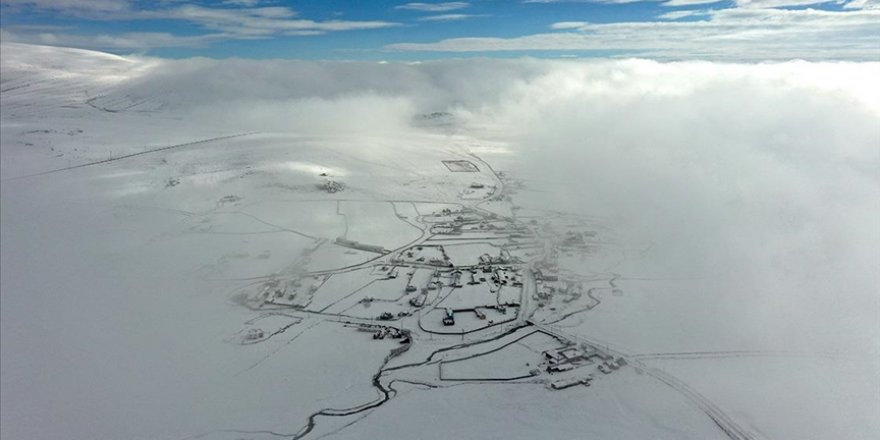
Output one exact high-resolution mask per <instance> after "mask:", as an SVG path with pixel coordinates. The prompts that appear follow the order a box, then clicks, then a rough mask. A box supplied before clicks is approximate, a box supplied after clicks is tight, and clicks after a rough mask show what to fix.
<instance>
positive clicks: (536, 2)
mask: <svg viewBox="0 0 880 440" xmlns="http://www.w3.org/2000/svg"><path fill="white" fill-rule="evenodd" d="M0 7H2V14H0V37H2V39H3V40H4V41H17V42H27V43H37V44H49V45H59V46H70V47H81V48H87V49H97V50H104V51H108V52H114V53H145V54H149V55H156V56H163V57H190V56H208V57H216V58H225V57H245V58H293V59H334V60H339V59H353V60H421V59H437V58H448V57H468V56H491V57H518V56H523V55H528V56H538V57H569V56H577V57H597V56H598V57H607V56H640V57H647V58H656V59H694V58H696V59H713V60H716V59H720V60H774V59H791V58H803V59H854V60H864V59H870V60H876V59H880V0H834V1H827V2H822V1H817V0H723V1H712V0H656V1H655V0H651V1H638V0H596V1H588V0H587V1H585V0H525V1H503V0H473V1H467V2H465V1H451V2H427V1H426V2H405V1H389V0H372V1H357V0H321V1H283V0H213V1H194V2H186V1H180V0H156V1H139V0H0Z"/></svg>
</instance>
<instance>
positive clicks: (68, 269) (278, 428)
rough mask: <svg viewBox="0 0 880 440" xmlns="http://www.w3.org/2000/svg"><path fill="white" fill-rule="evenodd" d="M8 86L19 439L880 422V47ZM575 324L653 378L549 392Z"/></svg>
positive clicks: (24, 51)
mask: <svg viewBox="0 0 880 440" xmlns="http://www.w3.org/2000/svg"><path fill="white" fill-rule="evenodd" d="M0 73H2V81H0V178H2V185H0V234H2V240H0V245H2V246H0V271H2V273H0V300H2V307H0V318H2V319H0V330H2V331H0V346H2V356H0V364H2V365H0V408H2V409H0V415H2V423H0V436H2V438H3V439H4V440H6V439H9V440H17V439H61V438H63V439H71V440H86V439H89V440H93V439H97V440H103V439H108V440H109V439H144V440H148V439H149V440H154V439H161V440H182V439H188V438H203V439H211V440H231V439H260V440H266V439H277V438H291V439H294V438H296V439H298V438H305V439H316V438H321V437H322V436H324V435H326V437H324V438H339V439H379V438H389V439H397V438H400V439H404V438H420V439H448V438H468V439H497V438H504V439H509V440H513V439H535V438H591V439H593V438H595V439H632V440H639V439H647V438H652V439H670V440H672V439H676V440H678V439H698V440H706V439H732V440H774V439H778V440H783V439H795V438H796V439H813V440H826V439H829V438H840V439H854V440H860V439H866V440H867V439H872V438H880V418H878V417H877V414H880V393H878V392H877V390H878V389H880V349H878V347H880V343H878V341H880V327H878V325H877V323H878V322H880V293H878V292H880V288H878V286H880V271H878V269H877V268H878V267H880V251H878V249H880V228H878V226H877V225H878V224H880V173H878V170H880V130H878V127H880V85H878V83H877V81H876V80H875V78H877V77H880V64H878V63H842V62H841V63H807V62H790V63H778V64H753V65H745V64H742V65H740V64H718V63H707V62H680V63H657V62H652V61H645V60H619V61H590V62H579V61H550V60H534V59H522V60H508V61H499V60H482V59H475V60H448V61H442V62H425V63H419V64H406V63H390V64H378V63H366V62H363V63H321V62H314V63H311V62H292V61H291V62H288V61H247V60H224V61H218V60H209V59H190V60H164V59H157V58H149V57H142V56H131V57H119V56H115V55H109V54H103V53H97V52H89V51H82V50H74V49H61V48H50V47H42V46H30V45H23V44H13V43H3V44H2V58H0ZM437 111H448V112H450V113H452V114H454V116H455V118H454V121H455V123H454V124H447V125H444V126H443V127H442V129H438V128H437V127H432V126H431V125H425V124H421V125H420V124H416V123H414V122H413V121H414V120H416V119H418V115H423V114H429V113H431V112H437ZM472 186H473V187H472ZM444 210H446V211H444ZM459 217H460V218H459ZM487 219H490V220H491V221H489V220H487ZM480 222H485V224H492V225H493V226H494V227H503V228H508V229H509V231H516V232H504V233H502V238H505V239H498V240H494V239H493V240H492V241H491V244H490V242H489V241H488V240H486V241H483V240H474V241H471V242H469V244H462V243H464V241H455V237H456V236H455V235H443V234H440V235H438V234H434V233H432V232H431V227H433V226H437V225H440V224H442V225H447V226H449V227H450V228H453V229H454V228H459V230H462V228H463V230H465V231H469V230H470V231H475V232H473V233H466V234H465V237H467V236H468V235H471V236H473V237H483V236H485V237H491V236H493V235H494V234H495V233H489V232H484V231H481V230H479V228H477V229H476V230H474V228H475V227H477V226H475V225H479V224H480ZM450 225H451V226H450ZM584 232H589V234H586V235H582V236H581V235H577V234H582V233H584ZM504 234H507V235H504ZM511 234H516V235H517V236H516V237H511ZM576 235H577V236H576ZM575 236H576V237H575ZM473 237H467V238H473ZM572 237H575V238H574V239H573V238H572ZM578 237H580V238H578ZM340 238H341V239H342V240H345V241H342V242H340V241H338V239H340ZM446 238H451V239H453V240H452V241H449V242H446V243H448V245H447V244H444V241H442V239H446ZM460 238H461V237H459V239H460ZM581 240H582V241H581ZM517 243H520V244H523V243H524V244H523V248H522V249H518V248H517V246H515V245H516V244H517ZM423 244H424V246H423ZM435 245H441V246H444V247H445V251H442V250H441V248H439V247H437V246H435ZM505 246H507V249H508V251H509V252H510V255H514V256H517V257H518V258H520V259H521V261H520V262H516V263H511V264H516V265H517V269H518V270H522V272H523V274H524V275H523V276H522V282H523V284H524V285H523V287H513V286H504V287H503V288H501V293H499V292H498V286H497V285H495V284H494V283H493V282H492V281H491V280H487V281H484V282H481V283H479V284H475V285H468V284H467V283H466V281H467V280H466V279H462V281H463V283H464V286H463V287H462V288H456V289H451V288H450V287H449V285H448V283H450V282H451V279H452V276H451V273H450V272H451V270H452V268H444V270H446V272H444V273H442V274H439V273H438V274H437V280H438V281H442V282H443V283H446V285H444V286H442V287H441V288H439V289H432V290H431V291H426V294H425V296H424V304H419V300H418V296H419V295H420V294H421V293H422V292H421V289H422V288H427V287H428V285H429V284H430V282H431V280H432V279H433V278H432V277H434V270H435V269H437V267H439V266H436V265H431V264H430V263H431V261H430V260H431V259H432V258H436V259H441V260H442V259H443V258H444V256H446V257H449V259H450V261H452V263H453V264H458V265H472V264H478V263H479V262H480V260H479V257H480V255H481V254H483V253H488V254H489V255H490V256H498V255H499V252H500V251H501V248H502V247H505ZM418 247H421V248H422V249H421V250H418ZM408 251H412V255H411V256H408V255H407V252H408ZM444 252H445V254H444ZM422 257H425V258H424V259H423V260H419V258H422ZM392 260H395V262H392ZM538 270H541V271H542V272H543V274H542V275H543V276H545V277H547V276H548V274H549V276H550V277H555V276H557V275H558V277H559V278H560V280H559V281H549V280H547V281H543V282H536V281H535V275H536V274H537V271H538ZM411 271H414V272H415V275H414V276H413V279H412V284H413V286H414V287H415V288H416V290H414V291H411V292H408V291H407V290H406V289H407V285H408V284H409V283H410V278H409V273H410V272H411ZM464 273H465V275H469V274H470V272H469V271H467V270H465V271H464ZM481 273H482V272H481ZM490 274H491V272H490V273H487V276H490ZM542 283H547V285H550V283H552V285H553V286H555V290H552V291H551V290H550V289H542V285H543V284H542ZM567 283H568V284H567ZM566 289H568V290H566ZM291 298H292V299H291ZM365 298H371V299H373V300H374V301H373V302H371V303H369V304H366V301H364V300H365ZM275 299H277V301H275ZM411 300H413V301H412V302H411ZM513 301H521V302H522V303H521V304H520V306H519V307H518V308H516V307H509V308H508V309H507V311H506V314H504V315H502V314H501V313H500V312H498V311H496V310H488V309H482V308H480V310H483V312H484V313H485V314H486V315H487V316H486V317H485V319H482V318H480V317H479V316H478V314H477V312H475V311H467V312H458V313H456V316H455V318H456V320H457V323H456V324H455V325H454V326H445V325H444V324H443V323H442V319H443V317H444V314H445V310H444V309H445V308H446V307H451V308H473V307H476V306H486V305H494V304H497V303H498V302H513ZM414 303H415V304H414ZM386 312H387V313H388V314H389V316H386V317H384V318H381V319H380V318H379V317H380V316H381V315H382V314H384V313H386ZM420 320H421V322H422V323H424V326H422V327H420ZM489 321H495V322H500V321H507V322H505V323H504V324H503V325H497V326H492V327H489V328H485V329H482V330H477V331H474V332H473V333H471V334H466V335H461V334H460V332H461V331H462V330H465V331H469V330H472V329H481V328H483V327H485V326H487V325H488V323H489ZM447 329H451V330H449V331H448V332H447V333H451V334H443V331H444V330H447ZM536 329H541V330H542V331H546V332H549V333H553V334H554V337H553V338H550V337H549V336H546V335H545V334H544V333H533V336H528V338H533V339H535V340H537V339H539V337H538V336H534V335H543V336H542V337H544V339H543V340H541V341H538V342H535V343H534V344H531V345H530V344H529V342H530V341H532V340H531V339H528V340H525V339H524V340H523V341H515V339H516V338H518V337H520V336H523V335H526V334H528V332H533V331H535V330H536ZM402 330H405V331H402ZM562 339H565V340H567V341H569V342H571V343H572V344H577V345H578V346H579V347H582V348H584V349H601V350H605V351H607V352H608V353H611V354H613V356H614V357H619V358H623V359H626V360H627V361H628V363H629V365H626V366H622V367H621V368H620V369H619V370H615V371H613V372H608V373H598V372H596V370H595V366H593V368H592V369H591V370H590V371H591V374H593V376H594V380H593V381H592V382H591V384H590V386H582V385H579V386H574V387H572V388H568V389H565V390H558V391H554V390H552V389H550V387H549V386H548V385H549V383H551V382H552V381H553V380H554V379H555V378H556V377H559V376H554V375H553V374H551V373H548V372H546V371H539V372H538V373H536V374H535V375H534V376H529V377H526V378H523V376H526V375H531V370H532V369H533V368H535V367H536V365H537V363H538V362H542V355H541V352H542V351H543V350H546V349H547V347H549V346H551V345H555V344H556V342H557V341H559V340H562ZM532 342H534V341H532ZM508 343H510V344H509V345H505V344H508ZM501 347H504V348H501ZM494 349H498V350H497V351H492V350H494ZM487 352H489V353H488V354H486V353H487ZM463 358H467V359H466V360H462V359H463ZM456 360H457V361H456ZM441 361H442V362H441ZM441 365H442V368H443V373H442V377H441V371H440V369H441ZM580 371H581V370H575V373H578V374H580ZM491 378H501V379H505V380H496V381H491V383H488V382H485V381H484V380H483V379H491ZM721 427H724V428H729V429H728V431H727V432H725V429H721Z"/></svg>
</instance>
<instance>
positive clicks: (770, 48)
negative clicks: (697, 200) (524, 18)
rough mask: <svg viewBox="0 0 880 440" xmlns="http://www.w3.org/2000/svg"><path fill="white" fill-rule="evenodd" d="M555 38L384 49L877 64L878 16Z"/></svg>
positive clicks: (800, 17)
mask: <svg viewBox="0 0 880 440" xmlns="http://www.w3.org/2000/svg"><path fill="white" fill-rule="evenodd" d="M551 27H555V28H557V29H566V30H572V29H577V30H578V32H571V31H569V32H559V33H545V34H535V35H526V36H522V37H514V38H453V39H446V40H441V41H438V42H434V43H398V44H392V45H389V46H387V48H388V49H390V50H405V51H443V52H490V51H519V50H608V51H621V52H630V53H637V54H640V55H642V56H652V57H658V58H704V59H730V60H737V59H739V60H764V59H791V58H804V59H827V58H835V59H877V58H880V10H867V9H865V10H852V11H824V10H814V9H804V10H785V9H760V8H754V9H753V8H732V9H722V10H714V11H710V12H708V19H706V20H699V21H687V22H680V21H672V22H670V21H657V22H629V23H626V22H624V23H607V24H593V23H578V22H563V23H557V24H556V25H554V26H551Z"/></svg>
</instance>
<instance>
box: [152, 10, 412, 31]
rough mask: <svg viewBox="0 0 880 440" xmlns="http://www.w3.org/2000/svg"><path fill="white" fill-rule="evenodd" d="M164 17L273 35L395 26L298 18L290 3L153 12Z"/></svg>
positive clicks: (217, 28) (204, 25)
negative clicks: (288, 4) (269, 5)
mask: <svg viewBox="0 0 880 440" xmlns="http://www.w3.org/2000/svg"><path fill="white" fill-rule="evenodd" d="M150 15H155V16H157V17H162V18H170V19H177V20H186V21H190V22H193V23H196V24H199V25H201V26H203V27H205V28H207V29H212V30H216V31H221V32H224V33H229V34H240V35H251V36H253V35H272V34H276V33H283V34H290V33H292V32H332V31H350V30H362V29H377V28H383V27H389V26H395V25H396V24H395V23H391V22H386V21H348V20H330V21H314V20H306V19H298V18H295V17H296V15H297V14H296V12H295V11H293V10H292V9H290V8H287V7H279V6H276V7H260V8H244V9H239V8H228V9H221V8H205V7H201V6H194V5H187V6H182V7H179V8H175V9H170V10H163V11H158V12H154V13H151V14H150Z"/></svg>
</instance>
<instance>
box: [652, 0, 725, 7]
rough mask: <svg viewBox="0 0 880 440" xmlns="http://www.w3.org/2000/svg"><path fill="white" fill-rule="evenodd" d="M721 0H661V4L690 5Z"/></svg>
mask: <svg viewBox="0 0 880 440" xmlns="http://www.w3.org/2000/svg"><path fill="white" fill-rule="evenodd" d="M720 1H722V0H669V1H665V2H663V6H691V5H706V4H710V3H718V2H720Z"/></svg>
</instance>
